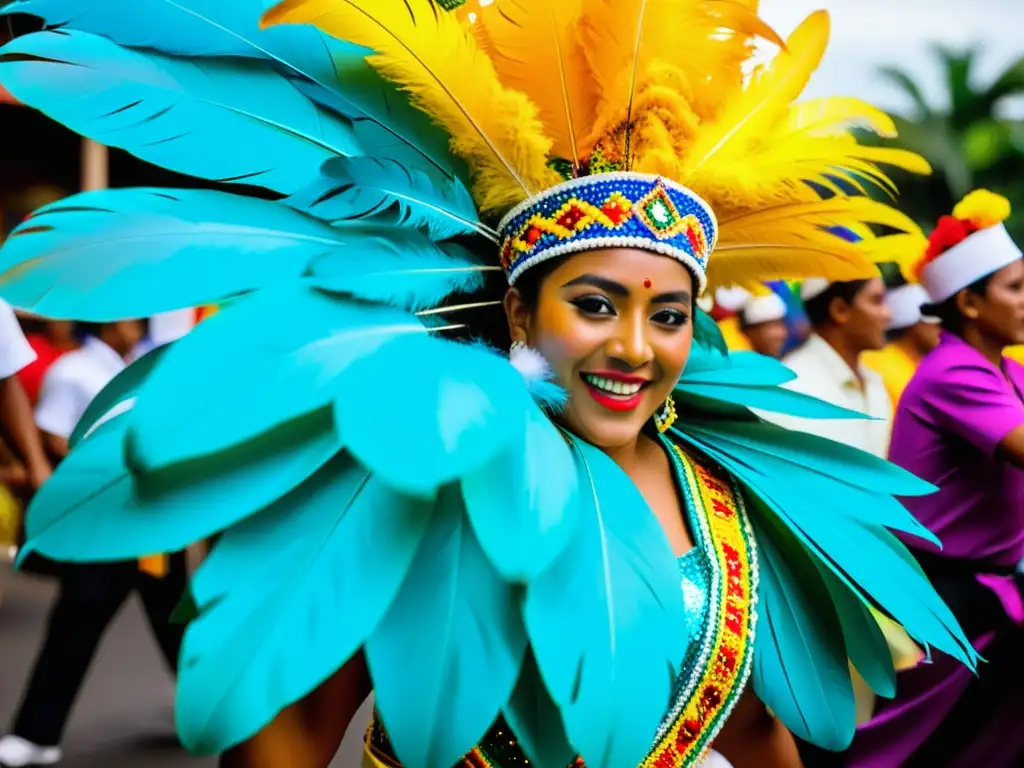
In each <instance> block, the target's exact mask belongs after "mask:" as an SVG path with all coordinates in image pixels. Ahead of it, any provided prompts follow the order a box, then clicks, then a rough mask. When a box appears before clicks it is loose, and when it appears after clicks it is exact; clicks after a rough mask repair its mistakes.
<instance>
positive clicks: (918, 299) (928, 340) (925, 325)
mask: <svg viewBox="0 0 1024 768" xmlns="http://www.w3.org/2000/svg"><path fill="white" fill-rule="evenodd" d="M893 266H894V267H896V265H893ZM882 274H883V277H884V279H885V284H886V288H887V290H886V293H885V303H886V304H887V305H888V306H889V313H890V319H889V328H888V329H887V331H886V336H887V338H888V339H889V341H899V342H901V343H903V344H904V345H907V346H909V347H910V348H911V350H912V351H913V352H914V353H916V354H917V355H918V356H921V357H923V356H924V355H926V354H928V353H929V352H931V351H932V350H933V349H935V347H937V346H938V344H939V329H940V326H939V320H938V318H936V317H933V316H930V315H927V314H924V313H923V312H922V307H924V306H926V305H927V304H928V303H929V298H928V292H927V291H926V290H925V289H924V288H923V287H922V286H921V285H919V284H917V283H908V282H907V281H906V279H905V278H904V277H903V275H902V273H901V272H900V270H899V268H898V267H896V268H895V269H893V270H891V271H890V272H889V273H888V274H887V273H886V271H885V270H884V269H883V271H882Z"/></svg>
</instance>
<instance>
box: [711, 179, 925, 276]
mask: <svg viewBox="0 0 1024 768" xmlns="http://www.w3.org/2000/svg"><path fill="white" fill-rule="evenodd" d="M868 224H880V225H884V226H886V227H889V228H891V229H894V230H898V231H900V232H903V233H909V234H908V235H907V237H921V238H923V235H921V233H920V229H919V228H918V226H917V225H916V224H915V223H914V221H913V220H912V219H910V218H909V217H908V216H905V215H904V214H903V213H900V212H899V211H897V210H895V209H893V208H890V207H889V206H887V205H885V204H884V203H880V202H877V201H875V200H871V199H870V198H866V197H834V198H831V199H828V200H815V201H813V202H798V203H788V204H781V205H774V206H769V207H767V208H759V209H757V210H752V211H748V212H744V213H735V214H732V215H729V216H726V217H723V218H722V219H721V220H720V221H719V225H720V227H721V232H720V234H719V240H718V247H716V248H715V252H714V254H713V256H712V258H711V260H710V262H709V272H708V280H709V283H711V282H714V283H715V284H716V285H727V284H729V283H730V281H736V280H737V279H740V278H741V277H742V279H746V280H751V279H754V280H762V281H767V280H791V279H797V278H803V277H825V278H827V279H829V280H855V279H859V278H863V277H869V276H873V275H875V274H877V268H876V267H875V266H874V264H875V263H877V262H880V261H882V260H884V259H883V258H880V257H881V256H886V255H888V254H890V253H891V249H890V250H886V249H885V247H884V244H885V243H886V242H887V241H894V243H893V245H894V246H896V245H898V243H899V242H900V241H896V240H895V239H896V238H897V237H901V235H891V236H886V237H875V236H873V235H870V229H869V228H868V227H866V226H865V225H868ZM836 225H842V226H846V227H849V228H852V229H855V230H857V231H858V232H860V233H863V234H865V235H867V236H868V239H867V240H866V241H865V242H863V243H849V242H847V241H845V240H843V239H842V238H839V237H836V236H835V235H834V234H832V233H830V232H828V231H827V229H826V228H827V227H830V226H836Z"/></svg>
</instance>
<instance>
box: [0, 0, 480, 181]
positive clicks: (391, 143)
mask: <svg viewBox="0 0 1024 768" xmlns="http://www.w3.org/2000/svg"><path fill="white" fill-rule="evenodd" d="M270 5H274V0H270V1H269V2H264V0H135V2H134V3H133V4H132V10H133V12H132V13H125V12H124V9H123V7H122V6H119V5H118V4H116V3H110V2H106V1H104V2H90V1H89V0H18V2H15V3H11V4H9V5H8V6H6V7H5V8H4V9H3V10H2V11H0V13H30V14H33V15H36V16H39V17H41V18H43V19H44V20H45V21H46V22H47V24H48V25H49V26H51V27H61V28H62V29H70V30H78V31H81V32H90V33H93V34H97V35H102V36H103V37H106V38H109V39H111V40H113V41H114V42H116V43H118V44H119V45H123V46H126V47H128V48H144V49H150V50H155V51H159V52H161V53H165V54H169V55H172V56H182V57H189V58H191V57H197V56H202V57H210V56H226V57H242V58H255V59H265V60H267V61H269V62H272V63H273V64H274V66H275V68H277V69H278V70H280V71H281V72H282V73H285V74H289V75H291V76H292V77H294V78H296V80H295V81H294V82H293V85H295V87H296V88H297V89H298V90H299V91H301V92H302V93H304V94H305V95H306V96H307V97H308V98H310V99H311V100H312V101H314V102H316V103H318V104H320V105H321V106H324V107H326V108H328V109H329V110H332V111H335V112H337V113H338V114H339V115H343V116H345V117H348V118H350V119H351V120H352V125H353V130H354V132H355V135H356V137H357V140H358V142H359V144H360V146H361V147H362V148H363V149H364V150H365V152H366V154H368V155H370V156H373V157H387V158H392V159H395V160H400V161H402V162H408V163H409V164H410V165H411V166H413V167H421V168H423V169H424V170H425V171H429V172H434V171H436V172H437V173H439V174H441V175H442V176H443V177H445V178H452V177H453V176H455V175H459V176H460V177H461V178H462V179H463V180H464V181H468V178H469V176H468V173H467V172H466V170H465V167H464V165H463V164H462V163H461V162H460V161H458V160H457V159H455V158H454V157H453V156H452V154H451V151H450V150H449V147H448V137H447V136H446V135H445V133H444V131H442V130H441V129H440V128H439V127H438V126H437V125H435V124H433V123H432V122H431V121H430V119H429V118H428V117H427V116H426V115H425V114H424V113H423V112H421V111H419V110H417V109H415V108H414V107H413V106H412V105H411V104H410V103H409V99H408V97H407V96H405V95H404V94H402V93H400V92H399V91H398V90H397V89H396V88H395V87H394V86H393V85H391V84H389V83H386V82H385V81H384V80H382V79H381V77H380V76H379V75H378V74H377V72H376V70H374V69H373V68H372V67H371V66H370V65H369V64H368V63H367V62H366V61H365V57H366V55H367V54H368V53H369V51H368V50H367V49H365V48H362V47H360V46H357V45H353V44H351V43H348V42H345V41H341V40H336V39H334V38H332V37H330V36H328V35H325V34H323V33H322V32H320V31H319V30H317V29H316V28H314V27H312V26H309V25H287V26H278V27H271V28H269V29H259V19H260V16H261V15H262V12H263V11H264V10H265V9H266V8H267V7H269V6H270Z"/></svg>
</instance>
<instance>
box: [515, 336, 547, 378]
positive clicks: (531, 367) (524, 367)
mask: <svg viewBox="0 0 1024 768" xmlns="http://www.w3.org/2000/svg"><path fill="white" fill-rule="evenodd" d="M508 361H509V362H510V363H512V367H513V368H515V369H516V370H517V371H519V373H520V374H521V375H522V377H523V378H524V379H526V381H527V382H531V381H547V380H549V379H550V378H551V366H549V365H548V361H547V360H545V359H544V356H543V355H542V354H541V353H540V352H538V351H537V350H536V349H534V348H533V347H531V346H530V345H529V344H526V343H525V342H522V341H513V342H512V347H511V348H510V349H509V351H508Z"/></svg>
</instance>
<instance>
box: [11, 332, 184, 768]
mask: <svg viewBox="0 0 1024 768" xmlns="http://www.w3.org/2000/svg"><path fill="white" fill-rule="evenodd" d="M89 330H90V331H91V334H90V335H89V336H88V337H87V338H86V340H85V343H84V344H83V345H82V347H81V349H79V350H77V351H75V352H70V353H68V354H67V355H65V356H64V357H62V358H61V359H60V360H58V361H57V362H56V363H54V364H53V366H52V367H51V368H50V370H49V371H48V372H47V374H46V377H45V379H44V380H43V386H42V390H41V392H40V397H39V404H38V406H37V408H36V419H37V421H38V424H39V427H40V429H42V430H43V432H44V437H45V440H46V443H47V446H48V448H49V450H50V451H51V453H53V455H54V456H57V457H63V456H65V455H67V452H68V438H69V437H70V436H71V433H72V431H73V430H74V428H75V426H76V425H77V424H78V421H79V420H80V419H81V417H82V415H83V414H84V412H85V410H86V408H87V407H88V405H89V403H90V401H91V400H92V399H93V398H94V397H95V396H96V395H97V394H98V393H99V392H100V390H102V389H103V387H104V386H106V384H107V383H108V382H109V381H110V380H111V379H113V378H114V377H115V376H116V375H117V374H118V373H119V372H120V371H122V370H123V369H124V368H125V357H126V356H128V355H129V354H130V353H131V351H132V350H133V349H134V348H135V346H136V345H137V344H138V343H139V340H140V339H141V338H142V336H143V333H144V330H145V324H144V323H143V322H142V321H137V320H132V321H123V322H117V323H104V324H102V325H99V326H94V327H91V328H90V329H89ZM33 556H34V557H38V555H33ZM155 559H156V560H160V561H165V560H166V562H165V563H164V565H163V567H162V569H161V570H159V572H158V573H154V572H153V571H152V570H147V568H146V562H145V561H152V560H154V558H143V561H134V560H133V561H125V562H110V563H60V564H59V565H55V568H54V570H55V572H56V574H57V576H58V578H59V579H60V593H59V596H58V599H57V602H56V604H55V605H54V607H53V610H52V611H51V613H50V618H49V622H48V625H47V632H46V637H45V639H44V642H43V647H42V649H41V650H40V653H39V656H38V658H37V659H36V663H35V667H34V669H33V671H32V676H31V677H30V678H29V682H28V688H27V690H26V692H25V697H24V699H23V701H22V703H21V707H20V709H19V711H18V714H17V716H16V718H15V722H14V729H13V733H12V734H11V735H9V736H5V737H3V738H0V766H35V765H55V764H56V763H58V762H59V761H60V760H61V758H62V753H61V749H60V741H61V738H62V736H63V732H64V726H65V723H66V722H67V718H68V715H69V714H70V712H71V707H72V705H73V704H74V701H75V698H76V697H77V696H78V690H79V688H80V687H81V684H82V681H83V680H84V679H85V675H86V672H88V669H89V666H90V664H91V663H92V658H93V656H94V654H95V652H96V648H97V646H98V645H99V642H100V639H101V638H102V636H103V633H104V632H105V630H106V628H107V626H108V625H109V624H110V622H111V621H112V620H113V618H114V616H115V615H116V614H117V612H118V610H119V609H120V607H121V605H122V604H123V603H124V601H125V599H127V597H128V596H129V595H130V594H131V593H132V592H133V591H138V592H139V593H140V596H141V597H142V603H143V606H144V607H145V609H146V614H147V616H148V618H149V621H150V625H151V626H152V628H153V633H154V634H155V636H156V638H157V642H158V644H159V646H160V650H161V652H162V653H163V656H164V659H165V660H166V662H167V664H168V665H169V666H170V667H171V669H172V670H173V669H177V663H178V655H179V652H180V649H181V639H182V632H183V627H182V626H180V625H172V624H171V623H170V618H171V615H172V613H173V611H174V608H175V607H176V606H177V604H178V602H179V601H180V600H181V597H182V595H183V594H184V591H185V579H186V568H185V557H184V554H183V553H175V554H173V555H170V556H169V557H168V558H162V557H158V558H155ZM150 565H152V564H150Z"/></svg>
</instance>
